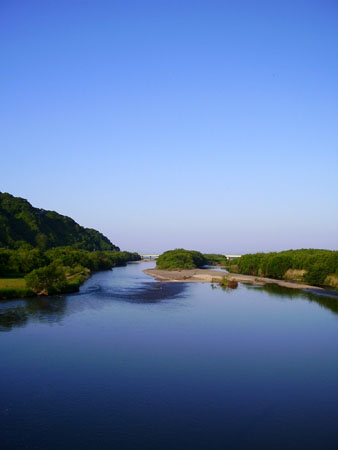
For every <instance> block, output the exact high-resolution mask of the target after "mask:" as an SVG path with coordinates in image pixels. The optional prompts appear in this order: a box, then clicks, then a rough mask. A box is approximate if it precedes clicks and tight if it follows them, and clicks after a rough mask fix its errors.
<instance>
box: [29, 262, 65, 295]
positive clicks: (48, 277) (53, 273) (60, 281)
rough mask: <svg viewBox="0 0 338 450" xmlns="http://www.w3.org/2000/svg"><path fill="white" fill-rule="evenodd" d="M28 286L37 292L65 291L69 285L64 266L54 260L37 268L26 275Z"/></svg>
mask: <svg viewBox="0 0 338 450" xmlns="http://www.w3.org/2000/svg"><path fill="white" fill-rule="evenodd" d="M25 280H26V284H27V287H28V288H29V289H32V291H33V292H35V293H36V294H45V295H48V294H56V293H60V292H63V291H65V289H66V286H67V281H66V272H65V269H64V267H62V266H60V265H58V264H57V263H55V262H53V263H52V264H49V265H48V266H45V267H40V269H35V270H33V271H32V272H31V273H29V274H28V275H26V277H25Z"/></svg>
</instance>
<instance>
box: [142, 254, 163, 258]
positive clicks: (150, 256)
mask: <svg viewBox="0 0 338 450" xmlns="http://www.w3.org/2000/svg"><path fill="white" fill-rule="evenodd" d="M140 256H141V258H142V259H157V258H158V257H159V256H160V255H155V254H152V255H151V254H147V255H146V254H144V255H143V254H142V255H140Z"/></svg>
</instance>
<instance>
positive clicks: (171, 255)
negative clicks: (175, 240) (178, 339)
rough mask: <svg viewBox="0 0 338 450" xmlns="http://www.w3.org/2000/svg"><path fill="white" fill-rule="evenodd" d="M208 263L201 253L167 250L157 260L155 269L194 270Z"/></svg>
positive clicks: (180, 249) (181, 249)
mask: <svg viewBox="0 0 338 450" xmlns="http://www.w3.org/2000/svg"><path fill="white" fill-rule="evenodd" d="M207 263H208V261H207V259H206V258H205V257H204V255H202V253H200V252H197V251H195V250H184V249H183V248H179V249H176V250H168V251H166V252H164V253H162V255H160V256H159V257H158V259H157V263H156V265H157V268H158V269H162V270H175V269H195V268H196V267H202V266H204V265H205V264H207Z"/></svg>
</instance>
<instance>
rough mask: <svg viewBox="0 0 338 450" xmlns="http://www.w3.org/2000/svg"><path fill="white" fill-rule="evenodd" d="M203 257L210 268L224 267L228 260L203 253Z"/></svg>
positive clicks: (216, 255) (214, 254)
mask: <svg viewBox="0 0 338 450" xmlns="http://www.w3.org/2000/svg"><path fill="white" fill-rule="evenodd" d="M203 256H204V257H205V258H206V260H207V264H210V265H211V266H226V265H227V264H228V259H227V257H226V256H224V255H219V254H217V253H204V255H203Z"/></svg>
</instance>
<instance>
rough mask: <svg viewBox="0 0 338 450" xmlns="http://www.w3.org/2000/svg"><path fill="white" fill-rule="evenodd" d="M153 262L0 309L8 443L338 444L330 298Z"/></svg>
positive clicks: (2, 407)
mask: <svg viewBox="0 0 338 450" xmlns="http://www.w3.org/2000/svg"><path fill="white" fill-rule="evenodd" d="M152 266H153V263H131V264H128V265H127V266H126V267H119V268H115V269H113V270H112V271H107V272H100V273H97V274H94V275H93V276H92V277H91V278H90V279H89V280H87V281H86V282H85V284H84V285H83V286H82V287H81V290H80V292H79V293H78V294H72V295H68V296H61V297H50V298H37V299H28V300H17V301H16V300H15V301H10V302H7V301H6V302H5V301H2V302H1V303H0V331H1V332H0V356H1V357H0V432H1V434H0V436H1V442H2V444H1V447H2V448H4V449H6V450H12V449H20V450H21V449H39V450H40V449H41V450H52V449H53V450H54V449H55V450H59V449H62V450H65V449H67V450H68V449H72V450H76V449H81V450H86V449H95V450H96V449H99V450H101V449H104V450H105V449H107V450H108V449H114V450H115V449H116V450H120V449H121V450H123V449H135V450H136V449H137V450H143V449H145V450H152V449H156V450H169V449H170V450H176V449H178V450H181V449H182V450H190V449H194V450H196V449H260V450H262V449H269V450H272V449H283V450H285V449H307V450H309V449H336V448H337V447H338V427H337V419H338V300H337V298H327V297H324V296H323V297H319V296H315V295H313V294H311V293H303V292H299V291H296V290H286V289H283V288H275V287H269V288H268V289H266V288H256V287H248V286H244V285H240V286H239V288H238V289H236V290H226V291H223V290H222V289H220V288H218V287H217V288H213V287H212V286H211V285H210V284H200V283H191V284H188V283H163V284H161V283H159V282H157V281H155V280H153V279H152V278H150V277H149V276H147V275H145V274H144V273H143V272H142V270H143V269H144V268H151V267H152Z"/></svg>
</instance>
